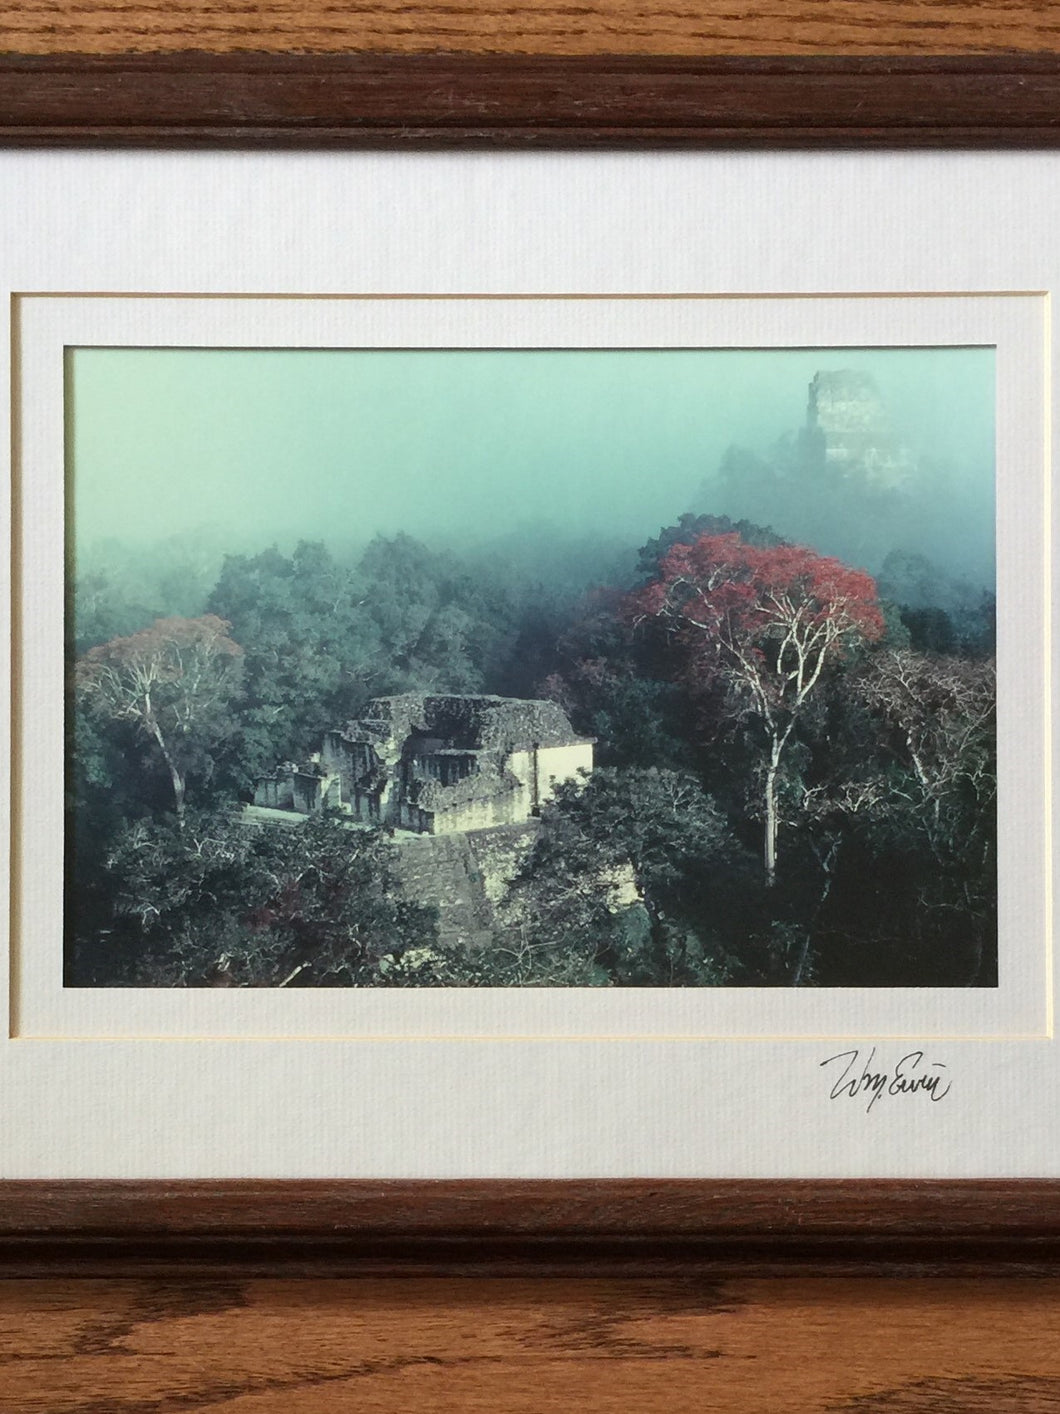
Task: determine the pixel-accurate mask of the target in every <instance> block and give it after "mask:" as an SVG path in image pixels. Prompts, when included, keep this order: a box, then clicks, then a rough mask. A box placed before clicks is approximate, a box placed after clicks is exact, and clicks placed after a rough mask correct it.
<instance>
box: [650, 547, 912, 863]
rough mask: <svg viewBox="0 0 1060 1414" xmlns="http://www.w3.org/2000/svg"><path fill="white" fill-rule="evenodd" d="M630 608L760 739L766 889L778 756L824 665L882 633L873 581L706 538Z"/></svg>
mask: <svg viewBox="0 0 1060 1414" xmlns="http://www.w3.org/2000/svg"><path fill="white" fill-rule="evenodd" d="M630 610H631V613H632V615H633V618H634V622H643V621H645V620H649V619H661V620H663V621H664V622H665V623H667V624H668V625H669V626H670V628H671V630H672V632H673V633H674V635H675V636H676V638H677V639H678V641H679V643H680V645H681V647H682V649H683V651H684V654H685V655H686V663H687V669H688V671H689V673H690V674H691V676H692V678H693V680H694V681H696V682H697V683H698V684H700V685H707V684H710V685H720V686H721V688H722V689H723V692H724V695H725V698H726V700H727V704H728V708H729V710H730V711H731V712H733V714H734V715H736V716H739V717H747V716H749V717H752V718H753V719H754V720H755V721H756V722H757V723H758V726H759V728H760V730H761V733H762V735H763V736H764V738H765V743H766V761H765V768H764V772H763V780H762V808H763V813H764V817H765V830H764V839H763V849H762V855H763V864H764V868H765V876H766V883H767V884H769V885H772V884H773V882H774V880H775V878H776V862H777V830H778V821H779V814H778V784H779V778H780V770H781V764H782V761H783V759H784V754H785V750H786V748H787V747H788V745H789V743H790V741H791V739H792V734H793V732H794V730H795V727H796V724H797V723H798V722H799V720H800V718H801V717H802V715H803V713H804V711H805V709H806V706H807V703H808V702H809V700H810V699H811V697H812V695H813V693H814V691H815V689H816V688H817V686H818V684H819V683H820V681H821V678H822V674H823V673H824V671H825V668H826V666H827V665H829V664H830V663H832V662H834V661H836V660H838V659H840V658H841V657H842V656H843V655H845V654H847V653H849V651H850V650H851V649H852V648H854V647H855V646H856V645H857V644H859V643H864V642H867V641H872V640H875V639H878V638H880V637H882V635H883V632H884V621H883V616H882V614H881V612H880V607H879V604H878V602H877V599H876V586H875V584H874V583H873V581H872V579H871V577H870V576H869V575H867V574H863V573H862V572H861V571H859V570H854V569H850V568H849V567H848V566H847V565H844V564H842V563H841V562H840V561H839V560H835V559H830V558H828V557H825V556H822V555H818V554H817V553H816V552H815V551H813V550H810V549H807V548H806V547H805V546H798V545H778V546H756V545H748V544H747V543H746V542H745V541H744V540H743V539H742V538H741V537H740V536H739V535H737V534H723V535H703V536H700V537H699V538H698V539H696V540H695V541H694V542H693V543H692V544H690V545H680V544H678V545H674V546H673V547H672V549H670V550H669V551H668V552H667V554H666V555H665V556H664V558H663V560H662V562H661V564H660V567H659V573H658V576H657V578H655V579H654V580H653V581H652V582H651V583H650V584H648V585H646V586H645V587H644V588H643V589H641V590H639V591H637V592H636V593H635V594H633V595H632V596H631V598H630Z"/></svg>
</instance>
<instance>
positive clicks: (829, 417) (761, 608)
mask: <svg viewBox="0 0 1060 1414" xmlns="http://www.w3.org/2000/svg"><path fill="white" fill-rule="evenodd" d="M995 378H996V370H995V350H994V348H993V347H990V346H985V345H984V346H974V347H972V346H941V345H940V346H930V347H919V346H908V347H843V348H814V347H798V348H796V347H792V348H750V347H749V348H592V349H583V348H507V347H505V348H500V347H498V348H476V349H469V348H432V349H425V348H370V349H365V348H349V349H310V348H275V349H245V348H235V347H232V348H191V347H187V348H185V347H164V348H163V347H158V348H156V347H113V346H111V347H103V346H99V347H88V346H76V347H70V348H68V349H67V351H66V354H65V375H64V399H65V422H66V443H65V446H66V506H67V513H66V653H67V698H66V827H65V829H66V837H65V870H64V953H65V961H64V984H65V986H67V987H72V988H107V987H132V988H201V987H210V988H306V987H314V988H321V987H328V988H335V987H347V988H348V987H361V988H363V987H371V988H383V987H387V988H389V987H403V988H422V987H433V988H438V987H443V988H444V987H449V988H484V987H485V988H513V987H545V988H557V987H562V988H590V987H591V988H608V987H611V988H614V987H642V988H643V987H647V988H688V987H713V988H749V987H751V988H753V987H759V988H763V987H768V988H786V987H790V988H795V987H798V988H816V989H820V988H930V987H939V988H955V987H960V988H996V987H997V982H998V929H997V911H998V882H997V834H998V832H997V804H996V794H997V767H996V757H997V750H996V747H997V741H996V724H995V719H996V711H995V709H996V673H995V618H996V615H995V605H996V572H995V528H996V514H995V485H996V470H995V461H996V455H995V441H996V438H995V413H996V396H995Z"/></svg>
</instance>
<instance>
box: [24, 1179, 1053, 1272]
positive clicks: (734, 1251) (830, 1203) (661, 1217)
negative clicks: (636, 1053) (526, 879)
mask: <svg viewBox="0 0 1060 1414" xmlns="http://www.w3.org/2000/svg"><path fill="white" fill-rule="evenodd" d="M958 1270H959V1271H963V1272H970V1273H990V1274H994V1275H997V1274H1029V1273H1032V1272H1036V1273H1053V1274H1060V1182H1052V1181H1042V1182H1033V1181H1026V1180H1014V1181H997V1182H983V1183H974V1182H971V1183H970V1182H901V1181H895V1180H888V1181H879V1182H877V1181H866V1180H862V1181H858V1182H837V1181H831V1182H823V1183H822V1182H814V1181H796V1182H785V1183H777V1182H746V1181H732V1180H730V1181H717V1180H667V1181H653V1180H609V1181H600V1180H590V1181H580V1182H579V1181H574V1182H557V1181H552V1182H530V1181H523V1182H520V1181H507V1180H500V1181H498V1180H493V1181H472V1180H455V1181H438V1182H401V1181H378V1182H365V1181H356V1182H330V1181H317V1182H282V1181H254V1180H246V1181H231V1180H229V1181H225V1182H182V1183H166V1182H135V1181H104V1182H63V1183H60V1182H52V1183H49V1182H11V1183H4V1184H0V1274H8V1275H12V1274H14V1275H31V1274H35V1273H36V1274H40V1273H43V1272H45V1271H50V1272H54V1273H64V1274H70V1275H78V1276H99V1275H101V1274H109V1275H114V1276H136V1275H139V1276H146V1277H158V1276H160V1275H169V1274H179V1273H183V1274H185V1275H190V1274H191V1273H196V1274H197V1275H199V1276H200V1277H201V1276H207V1275H208V1276H211V1277H227V1278H233V1279H234V1278H244V1277H247V1276H251V1275H273V1276H279V1275H300V1276H304V1275H340V1274H341V1275H347V1274H349V1275H365V1274H380V1273H383V1274H393V1273H400V1274H403V1275H409V1274H432V1273H434V1274H439V1273H449V1274H452V1273H462V1274H465V1275H466V1274H479V1275H481V1274H487V1275H496V1274H504V1275H521V1276H526V1275H539V1274H550V1275H553V1276H566V1275H570V1274H579V1275H599V1274H607V1275H614V1274H624V1275H627V1276H629V1275H636V1276H644V1275H660V1274H666V1273H677V1272H680V1273H682V1274H686V1275H696V1276H704V1275H708V1276H711V1277H718V1276H722V1275H725V1276H730V1275H734V1274H739V1275H748V1274H752V1273H754V1274H772V1273H785V1274H789V1275H790V1274H792V1273H804V1274H823V1273H828V1274H833V1275H834V1274H837V1273H838V1274H850V1273H858V1274H861V1273H894V1272H915V1273H918V1274H921V1275H924V1274H932V1273H945V1272H951V1271H958Z"/></svg>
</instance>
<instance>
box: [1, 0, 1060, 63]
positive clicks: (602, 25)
mask: <svg viewBox="0 0 1060 1414" xmlns="http://www.w3.org/2000/svg"><path fill="white" fill-rule="evenodd" d="M1058 47H1060V7H1058V6H1056V5H1054V4H1050V3H1048V0H1038V3H1033V0H980V3H977V0H756V3H754V4H746V5H745V4H740V3H738V0H669V3H653V0H538V3H532V2H531V0H522V3H518V4H516V3H511V0H408V2H407V3H402V0H168V2H167V0H4V4H2V5H0V49H8V50H20V51H22V52H25V53H32V54H47V53H54V52H56V51H59V50H64V49H65V50H80V51H85V52H93V53H118V52H121V51H122V50H129V49H139V50H153V49H154V50H158V49H169V50H176V49H216V50H227V49H265V50H278V49H279V50H285V49H299V50H314V51H325V50H331V51H335V50H349V49H376V50H385V49H389V50H406V51H411V50H415V51H420V52H422V51H430V50H446V49H450V50H451V49H460V50H475V51H478V52H493V51H505V52H508V53H552V54H589V53H596V52H605V53H616V54H779V53H785V54H810V53H838V52H843V53H850V54H896V53H935V54H946V53H950V54H954V53H962V52H963V53H986V52H991V51H995V52H996V51H1004V50H1012V49H1019V50H1025V51H1026V50H1043V49H1044V50H1048V49H1056V48H1058Z"/></svg>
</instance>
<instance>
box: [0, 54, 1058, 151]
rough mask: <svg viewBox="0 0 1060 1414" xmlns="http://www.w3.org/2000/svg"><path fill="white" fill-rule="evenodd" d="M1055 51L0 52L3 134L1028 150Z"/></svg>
mask: <svg viewBox="0 0 1060 1414" xmlns="http://www.w3.org/2000/svg"><path fill="white" fill-rule="evenodd" d="M1058 140H1060V56H1058V55H1030V56H1028V55H1018V56H1016V55H1014V56H1012V57H1009V58H1005V57H1000V58H999V57H984V58H974V57H968V56H966V57H961V58H952V59H949V58H905V57H902V58H895V59H883V58H857V59H855V58H842V57H839V58H836V57H827V56H821V57H812V58H762V59H744V58H735V59H734V58H726V59H710V58H703V59H697V58H693V59H689V58H666V57H651V56H645V57H643V58H639V57H633V58H630V57H622V56H609V55H594V56H590V57H586V58H563V57H555V58H553V57H549V56H545V55H533V56H528V57H520V56H514V55H509V56H496V57H482V56H476V55H468V54H464V55H460V54H449V55H444V54H422V55H416V54H413V55H372V54H362V55H334V54H330V55H328V54H325V55H297V54H238V53H237V54H228V55H217V54H203V53H191V52H188V53H180V54H149V55H120V56H84V55H54V56H40V57H35V56H19V55H7V56H3V55H0V143H6V144H19V145H35V146H44V145H56V144H62V145H69V144H76V145H78V146H83V145H86V144H107V145H114V144H118V145H126V146H127V145H131V144H138V145H139V144H164V145H167V146H173V145H180V146H195V145H218V144H225V145H267V146H271V147H276V146H285V147H322V146H363V147H369V146H377V145H386V146H402V147H411V146H430V147H445V146H457V145H460V146H469V145H474V146H489V147H497V146H500V147H532V146H536V147H540V146H561V145H566V146H580V147H602V146H607V145H608V144H612V145H613V144H622V145H624V146H637V147H695V146H704V145H712V146H735V147H806V146H832V147H835V146H842V147H866V146H875V147H879V146H892V147H893V146H906V147H909V146H913V147H946V146H956V145H961V146H976V147H1014V146H1019V147H1026V146H1052V145H1054V144H1055V143H1057V141H1058Z"/></svg>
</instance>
